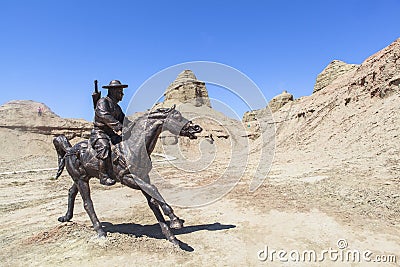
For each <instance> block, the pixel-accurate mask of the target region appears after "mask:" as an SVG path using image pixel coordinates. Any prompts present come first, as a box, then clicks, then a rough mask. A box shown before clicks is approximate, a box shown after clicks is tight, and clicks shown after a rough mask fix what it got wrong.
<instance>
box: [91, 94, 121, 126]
mask: <svg viewBox="0 0 400 267" xmlns="http://www.w3.org/2000/svg"><path fill="white" fill-rule="evenodd" d="M108 105H109V103H107V101H106V100H105V99H100V100H99V102H97V106H96V110H95V113H96V120H98V121H99V122H101V123H104V124H106V125H107V126H108V127H110V128H111V129H113V131H114V132H118V131H121V130H122V123H121V122H120V121H119V120H118V119H117V118H114V116H113V115H112V114H111V113H110V112H109V106H108Z"/></svg>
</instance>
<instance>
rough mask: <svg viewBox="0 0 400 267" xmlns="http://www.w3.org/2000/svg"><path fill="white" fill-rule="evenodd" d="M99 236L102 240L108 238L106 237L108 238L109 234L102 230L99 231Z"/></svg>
mask: <svg viewBox="0 0 400 267" xmlns="http://www.w3.org/2000/svg"><path fill="white" fill-rule="evenodd" d="M97 234H98V235H99V237H100V238H106V236H107V233H106V232H104V230H102V229H101V230H98V231H97Z"/></svg>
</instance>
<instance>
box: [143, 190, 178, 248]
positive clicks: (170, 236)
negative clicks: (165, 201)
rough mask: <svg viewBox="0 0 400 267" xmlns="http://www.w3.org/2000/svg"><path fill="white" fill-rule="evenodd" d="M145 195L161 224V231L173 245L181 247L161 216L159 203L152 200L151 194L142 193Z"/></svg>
mask: <svg viewBox="0 0 400 267" xmlns="http://www.w3.org/2000/svg"><path fill="white" fill-rule="evenodd" d="M142 193H143V195H144V196H145V197H146V199H147V203H148V204H149V207H150V209H151V210H152V211H153V213H154V215H155V216H156V218H157V221H158V223H159V224H160V227H161V231H162V233H163V234H164V236H165V237H166V238H167V239H168V241H170V242H171V243H173V244H174V245H177V246H179V241H178V239H176V237H175V235H174V234H173V233H172V231H171V229H170V228H169V226H168V224H167V223H166V221H165V219H164V217H163V215H162V214H161V211H160V209H159V207H158V203H157V201H156V200H155V199H154V198H152V197H151V196H150V195H149V194H147V193H146V192H144V191H142Z"/></svg>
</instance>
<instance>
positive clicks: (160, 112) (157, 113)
mask: <svg viewBox="0 0 400 267" xmlns="http://www.w3.org/2000/svg"><path fill="white" fill-rule="evenodd" d="M169 111H171V109H167V108H157V109H153V110H148V111H146V112H144V113H143V114H142V115H140V116H138V117H136V118H133V119H132V120H131V121H130V123H129V125H126V126H127V128H128V129H133V128H134V127H135V125H136V124H139V123H140V122H142V121H145V120H148V119H149V118H151V119H153V118H154V119H165V118H166V117H167V116H168V113H169Z"/></svg>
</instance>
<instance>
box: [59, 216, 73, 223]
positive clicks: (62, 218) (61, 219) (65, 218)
mask: <svg viewBox="0 0 400 267" xmlns="http://www.w3.org/2000/svg"><path fill="white" fill-rule="evenodd" d="M69 220H70V219H68V218H67V216H61V217H59V218H58V221H59V222H68V221H69Z"/></svg>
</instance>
